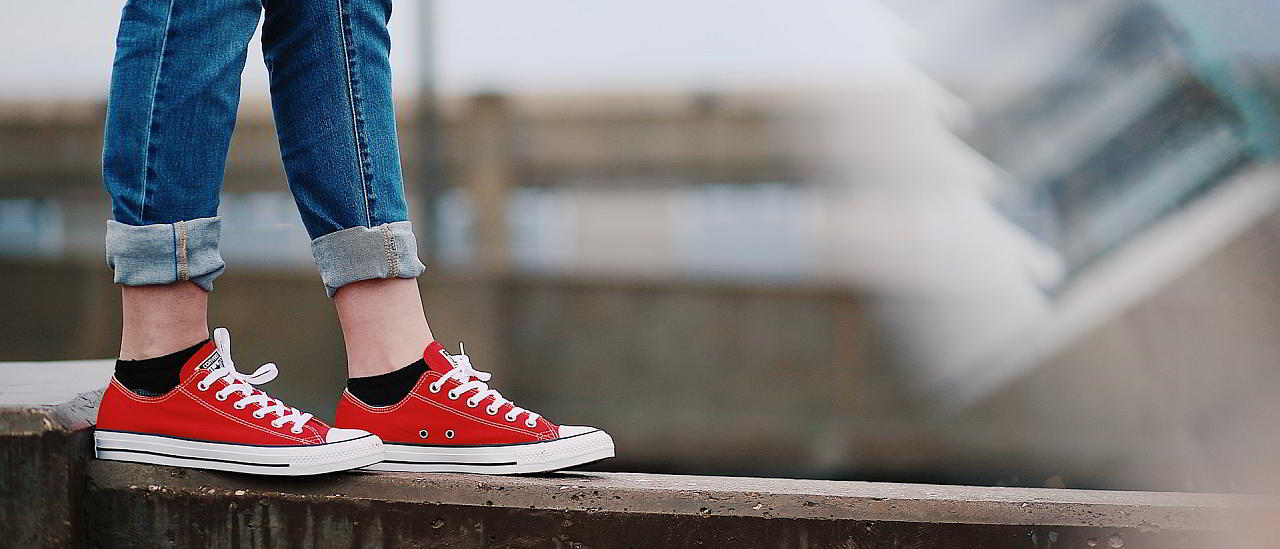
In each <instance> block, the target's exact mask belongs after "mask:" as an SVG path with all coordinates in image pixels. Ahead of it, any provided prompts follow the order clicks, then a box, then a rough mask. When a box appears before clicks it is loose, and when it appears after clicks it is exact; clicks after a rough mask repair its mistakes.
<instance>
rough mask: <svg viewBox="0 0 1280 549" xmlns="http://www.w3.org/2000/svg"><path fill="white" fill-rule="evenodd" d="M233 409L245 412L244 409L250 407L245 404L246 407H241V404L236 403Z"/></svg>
mask: <svg viewBox="0 0 1280 549" xmlns="http://www.w3.org/2000/svg"><path fill="white" fill-rule="evenodd" d="M231 407H232V408H235V409H237V410H243V409H245V408H248V407H249V405H248V404H245V405H243V406H241V405H240V403H239V402H237V403H235V404H232V405H231Z"/></svg>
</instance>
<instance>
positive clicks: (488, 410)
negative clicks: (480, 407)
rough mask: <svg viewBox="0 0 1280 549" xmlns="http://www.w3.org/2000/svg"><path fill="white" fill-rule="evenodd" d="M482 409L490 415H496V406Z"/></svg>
mask: <svg viewBox="0 0 1280 549" xmlns="http://www.w3.org/2000/svg"><path fill="white" fill-rule="evenodd" d="M484 411H485V413H487V414H489V415H491V416H496V415H498V408H485V409H484Z"/></svg>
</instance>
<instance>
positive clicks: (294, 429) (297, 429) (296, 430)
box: [289, 427, 302, 435]
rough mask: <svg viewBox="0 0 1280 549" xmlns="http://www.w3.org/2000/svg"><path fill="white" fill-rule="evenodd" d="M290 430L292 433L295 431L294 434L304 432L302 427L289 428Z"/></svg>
mask: <svg viewBox="0 0 1280 549" xmlns="http://www.w3.org/2000/svg"><path fill="white" fill-rule="evenodd" d="M289 432H290V433H293V434H295V435H301V434H302V429H299V428H297V427H294V428H293V429H289Z"/></svg>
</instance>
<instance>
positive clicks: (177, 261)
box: [107, 217, 223, 291]
mask: <svg viewBox="0 0 1280 549" xmlns="http://www.w3.org/2000/svg"><path fill="white" fill-rule="evenodd" d="M221 234H222V222H221V220H219V219H218V218H216V217H202V218H198V219H192V220H189V221H178V222H175V223H155V224H151V225H125V224H124V223H120V222H118V221H112V220H107V265H110V266H111V268H112V269H113V270H114V271H115V281H116V283H117V284H124V285H126V286H143V285H147V284H168V283H171V282H176V281H179V280H190V281H191V282H194V283H195V284H196V285H197V286H200V287H201V288H204V289H205V291H209V290H212V289H213V279H215V278H218V275H220V274H222V270H223V263H222V255H221V254H219V253H218V237H219V236H220V235H221Z"/></svg>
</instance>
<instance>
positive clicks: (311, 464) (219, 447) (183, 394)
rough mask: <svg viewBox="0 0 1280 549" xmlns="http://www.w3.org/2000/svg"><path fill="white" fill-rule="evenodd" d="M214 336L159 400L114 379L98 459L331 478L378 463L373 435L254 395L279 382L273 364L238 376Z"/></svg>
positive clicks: (227, 343)
mask: <svg viewBox="0 0 1280 549" xmlns="http://www.w3.org/2000/svg"><path fill="white" fill-rule="evenodd" d="M213 338H214V341H213V342H210V343H207V344H205V346H204V347H201V348H200V350H199V351H197V352H196V354H195V356H193V357H191V360H188V361H187V363H186V364H185V365H183V367H182V372H181V374H179V380H180V382H179V384H178V386H177V387H176V388H174V389H173V390H172V391H169V392H168V393H165V394H163V395H160V396H156V397H146V396H139V395H137V394H134V393H133V392H132V391H130V390H129V389H126V388H125V387H124V386H123V385H121V384H120V382H118V381H116V379H115V378H114V377H113V378H111V383H110V384H109V385H108V386H107V391H106V394H104V395H103V396H102V404H101V405H100V407H99V409H98V426H97V430H96V431H95V432H94V435H93V436H94V448H95V453H96V455H97V457H98V459H113V460H119V461H136V462H140V463H155V464H159V465H176V466H180V467H198V468H201V469H219V470H223V471H237V472H241V473H258V474H264V475H312V474H318V473H329V472H333V471H342V470H346V469H355V468H357V467H364V466H366V465H369V464H372V463H377V462H378V461H381V460H382V441H381V440H379V439H378V437H376V436H374V435H371V434H369V433H367V432H365V431H357V430H353V429H334V428H330V427H329V426H328V425H325V424H324V423H323V422H321V421H320V420H318V419H315V418H313V417H311V414H306V413H302V412H300V411H298V409H297V408H290V407H288V406H285V405H284V403H283V402H280V401H279V400H276V399H273V398H271V397H269V396H267V394H266V393H264V392H262V391H260V390H258V389H255V388H254V387H253V386H254V385H259V384H262V383H266V382H268V381H271V380H272V379H274V378H275V377H276V366H275V364H270V363H268V364H263V365H262V366H260V367H259V368H258V370H257V371H256V372H254V373H253V374H252V375H244V374H241V373H240V372H237V371H236V369H235V365H234V363H232V362H231V340H230V337H229V336H228V335H227V330H226V329H225V328H218V329H217V330H214V331H213Z"/></svg>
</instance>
